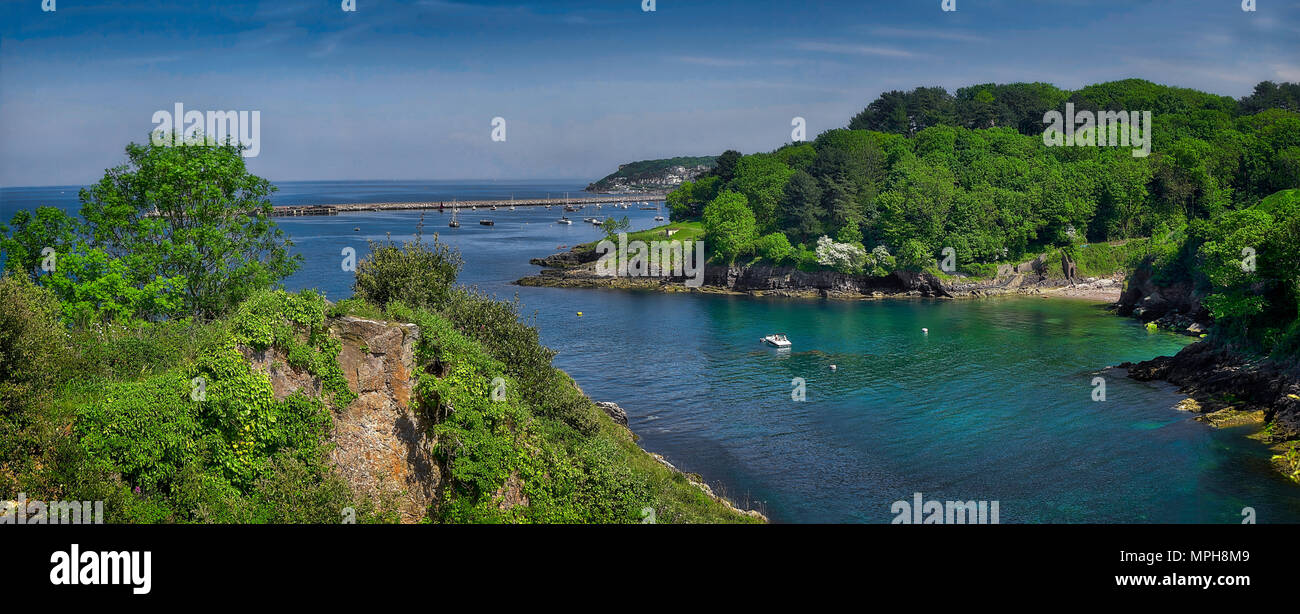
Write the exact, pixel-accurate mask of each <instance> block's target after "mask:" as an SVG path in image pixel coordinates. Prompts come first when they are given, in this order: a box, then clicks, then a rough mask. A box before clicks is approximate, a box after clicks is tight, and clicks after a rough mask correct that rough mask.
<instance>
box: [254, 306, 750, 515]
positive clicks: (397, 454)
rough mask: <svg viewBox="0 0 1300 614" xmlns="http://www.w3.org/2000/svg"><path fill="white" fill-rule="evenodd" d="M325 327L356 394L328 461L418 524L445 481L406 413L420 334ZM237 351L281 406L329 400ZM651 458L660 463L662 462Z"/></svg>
mask: <svg viewBox="0 0 1300 614" xmlns="http://www.w3.org/2000/svg"><path fill="white" fill-rule="evenodd" d="M326 323H327V325H328V327H329V331H330V335H331V336H333V337H334V338H336V339H338V340H339V342H340V343H341V345H342V349H341V350H340V352H339V356H338V363H339V367H340V368H341V369H342V370H343V374H344V376H345V377H346V378H347V384H348V389H349V390H351V391H352V392H353V393H355V394H356V395H357V396H356V398H355V399H353V400H352V402H351V403H349V404H348V405H347V406H346V407H344V408H343V409H342V410H339V411H335V412H334V429H333V432H332V433H331V436H330V439H331V441H332V443H333V444H334V445H335V447H334V449H333V451H332V452H331V454H330V461H331V463H332V464H333V466H334V468H335V470H336V471H337V472H338V473H339V475H341V476H343V478H344V479H345V480H346V481H347V482H348V484H349V486H350V487H351V488H352V491H353V492H355V493H358V494H361V495H364V496H366V497H368V498H369V499H370V500H371V501H372V502H373V503H374V504H375V505H376V507H378V508H385V509H387V508H396V510H397V511H398V513H399V514H400V517H401V520H402V522H404V523H415V522H419V521H421V520H422V519H423V518H424V517H425V516H426V514H427V512H428V510H429V506H430V505H431V504H432V503H433V502H434V501H435V500H436V498H437V496H438V494H439V492H438V491H439V487H440V486H441V484H442V481H443V480H442V472H441V469H440V466H439V464H438V462H437V460H436V459H435V457H434V455H433V447H434V439H433V437H432V436H430V435H429V434H428V433H429V425H428V424H427V423H426V419H425V418H424V417H423V416H421V415H419V414H418V413H415V412H412V411H411V410H410V406H411V400H412V396H413V395H414V393H415V384H416V382H415V380H414V376H413V374H414V369H415V345H416V342H417V341H418V340H419V336H420V332H419V328H418V327H417V326H416V325H414V324H400V323H392V322H380V321H376V320H367V319H364V318H357V317H352V316H344V317H341V318H332V319H329V320H327V322H326ZM241 351H242V352H243V354H244V356H245V358H247V359H248V360H249V362H250V363H251V364H252V365H253V367H254V368H255V369H258V370H260V371H263V372H265V373H266V374H267V375H268V377H269V378H270V380H271V386H272V389H273V392H274V395H275V398H277V399H283V398H284V397H287V396H289V395H291V394H294V393H295V392H298V391H302V392H303V393H305V394H307V395H310V396H315V397H321V396H322V395H324V394H327V393H325V392H324V390H323V388H324V386H323V383H322V382H321V380H320V379H319V378H317V377H316V376H313V375H312V374H310V373H307V372H306V371H303V370H301V369H297V368H294V367H293V366H290V365H289V362H288V360H287V357H286V356H284V355H283V354H282V353H281V352H280V351H279V350H277V349H275V348H274V347H272V348H270V349H268V350H265V351H260V352H259V351H255V350H252V349H251V348H241ZM596 406H597V407H599V408H600V409H601V410H603V411H604V412H605V413H606V415H608V416H609V417H610V418H611V419H613V420H614V422H615V423H617V424H619V425H621V426H623V427H624V428H626V427H627V423H628V420H627V412H626V411H624V410H623V409H622V408H621V407H619V406H618V405H617V404H615V403H608V402H598V403H596ZM652 456H655V457H656V458H658V459H659V460H661V462H662V457H658V455H652ZM665 464H666V462H665ZM667 466H668V467H670V468H673V467H672V466H671V465H667ZM673 469H674V470H675V469H676V468H673ZM687 477H688V479H690V480H691V483H692V484H694V485H696V487H698V488H700V489H701V490H703V491H704V492H705V493H706V494H707V495H708V496H710V497H711V498H714V499H716V500H717V501H719V502H722V503H724V504H726V506H727V507H729V508H731V509H732V510H733V511H735V512H736V513H739V514H744V515H747V516H751V517H754V518H757V519H760V520H766V518H764V517H763V515H762V514H759V513H758V512H753V511H747V510H740V509H737V508H735V507H734V506H733V505H732V504H731V503H730V502H729V501H727V500H725V499H723V498H721V497H717V496H716V495H714V494H713V491H712V489H710V488H709V487H708V485H707V484H704V483H703V481H701V480H699V479H698V478H695V477H692V476H691V475H690V474H687ZM522 484H523V483H522V481H521V479H520V478H519V476H517V475H512V476H510V479H508V480H507V481H506V483H505V484H504V485H503V486H502V487H501V489H500V491H498V493H497V495H498V498H499V499H500V500H501V502H502V503H501V505H502V506H503V507H505V508H508V507H511V506H514V505H528V499H527V498H526V497H524V496H523V495H522Z"/></svg>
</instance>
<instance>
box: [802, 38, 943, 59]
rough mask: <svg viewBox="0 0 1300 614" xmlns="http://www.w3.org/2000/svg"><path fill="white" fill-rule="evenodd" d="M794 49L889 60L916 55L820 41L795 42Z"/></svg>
mask: <svg viewBox="0 0 1300 614" xmlns="http://www.w3.org/2000/svg"><path fill="white" fill-rule="evenodd" d="M794 47H795V49H799V50H801V51H818V52H822V53H839V54H843V55H872V56H880V57H890V58H916V57H921V56H920V55H918V54H915V53H912V52H911V51H906V50H904V49H895V48H893V47H878V46H873V45H855V44H850V43H824V42H820V41H796V42H795V44H794Z"/></svg>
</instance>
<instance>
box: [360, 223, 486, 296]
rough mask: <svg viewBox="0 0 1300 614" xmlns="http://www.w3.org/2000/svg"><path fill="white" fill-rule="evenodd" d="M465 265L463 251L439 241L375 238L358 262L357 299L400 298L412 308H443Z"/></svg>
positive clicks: (435, 239) (436, 238)
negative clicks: (384, 239) (398, 240)
mask: <svg viewBox="0 0 1300 614" xmlns="http://www.w3.org/2000/svg"><path fill="white" fill-rule="evenodd" d="M463 265H464V260H463V259H462V258H461V255H460V252H458V251H456V250H454V249H452V248H451V247H449V246H447V245H446V244H445V243H442V242H440V241H439V240H438V235H437V234H434V235H433V241H432V242H426V241H424V240H423V237H419V236H417V237H416V238H415V240H414V241H407V242H406V243H403V244H398V243H395V242H392V241H371V242H370V253H369V254H368V255H366V257H365V258H362V259H361V261H360V262H358V263H357V272H356V279H355V281H353V283H352V290H353V292H355V293H356V296H357V298H360V299H364V300H366V301H369V302H370V303H372V304H375V305H379V306H381V307H382V306H387V305H388V304H390V303H392V302H395V301H400V302H401V303H403V304H405V305H406V306H408V307H413V308H421V307H424V308H429V309H439V308H441V307H442V306H443V305H445V304H447V302H448V301H449V300H451V294H452V290H451V287H452V284H454V283H455V282H456V276H457V275H459V274H460V269H461V267H462V266H463Z"/></svg>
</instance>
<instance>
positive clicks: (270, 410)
mask: <svg viewBox="0 0 1300 614" xmlns="http://www.w3.org/2000/svg"><path fill="white" fill-rule="evenodd" d="M182 150H183V151H182ZM128 156H129V157H130V158H131V160H132V163H131V165H130V167H129V168H128V167H124V168H119V169H113V170H110V171H108V173H107V175H106V177H105V180H104V181H103V182H101V183H100V184H99V185H98V186H96V187H95V188H92V189H90V190H86V191H83V193H82V202H83V208H82V212H83V218H82V219H76V218H73V217H71V216H67V215H64V214H63V213H62V212H60V211H58V210H56V209H52V208H48V207H47V208H41V209H39V210H37V211H36V212H34V214H33V213H29V212H20V213H19V214H18V215H17V216H15V218H14V220H13V223H12V225H11V228H6V229H5V234H4V235H0V247H3V249H4V250H5V251H4V256H5V265H6V271H5V272H4V274H3V275H0V498H4V499H12V498H15V497H16V496H17V493H25V494H26V495H27V497H28V498H29V499H32V500H47V501H50V500H68V501H79V500H84V501H104V506H103V509H104V512H105V521H107V522H130V523H154V522H169V523H190V522H222V523H225V522H238V523H246V522H259V523H265V522H274V523H284V522H307V523H338V522H341V521H343V520H344V519H345V518H352V517H354V518H355V521H356V522H394V521H396V520H397V519H398V518H399V516H398V514H397V512H396V507H395V505H394V504H393V503H394V502H392V501H387V500H373V499H371V498H369V497H366V496H360V495H358V494H357V493H354V492H353V491H352V487H351V486H350V485H349V484H348V482H347V481H345V480H344V479H343V478H342V477H340V475H339V473H338V472H336V471H335V469H334V468H333V467H332V465H331V461H330V460H329V456H330V451H331V449H332V445H333V444H332V443H331V441H330V438H329V434H330V432H331V429H332V427H333V421H334V416H335V415H336V412H339V411H342V410H343V409H344V408H345V407H347V406H348V405H349V404H350V403H351V402H352V401H353V400H354V399H355V397H356V394H355V392H354V391H353V390H352V389H351V388H350V387H349V384H348V381H347V378H346V377H345V375H344V373H343V372H342V369H341V367H340V365H339V355H340V352H341V351H342V349H343V345H342V342H341V341H340V339H339V338H338V337H337V336H335V335H334V334H332V333H331V331H330V326H329V322H330V320H329V318H331V317H337V316H342V315H358V316H363V317H367V318H376V319H383V320H389V321H401V322H414V323H416V324H417V325H418V326H419V329H420V333H421V335H420V341H419V344H418V347H417V349H416V361H417V364H416V365H415V375H416V376H417V377H418V380H417V382H418V383H417V387H416V394H415V395H414V398H413V399H412V401H411V406H410V409H411V410H412V411H414V412H417V413H419V414H421V415H423V417H424V418H425V421H424V423H425V424H427V425H428V426H427V428H428V429H429V432H428V434H429V435H430V436H432V440H433V441H434V442H435V453H436V459H437V462H438V463H439V464H440V467H439V469H440V471H439V474H440V475H441V476H442V477H443V480H444V482H443V483H442V484H441V487H440V489H439V496H438V498H437V500H436V501H435V502H434V504H433V505H432V506H431V508H430V509H429V510H428V515H427V519H428V520H430V521H435V522H605V523H621V522H628V523H635V522H641V521H642V520H643V519H644V518H645V517H646V516H647V515H648V512H645V511H644V510H646V509H647V508H650V509H653V510H654V511H653V514H654V518H655V521H657V522H735V521H747V520H750V519H749V517H747V516H741V515H739V514H736V513H735V512H734V511H732V510H730V509H729V508H727V507H726V506H725V505H724V504H722V503H720V502H718V501H716V500H714V499H711V498H709V497H708V496H706V495H705V494H704V492H703V491H701V490H700V489H699V488H697V487H696V486H694V485H692V484H691V483H690V482H689V481H688V480H687V479H686V477H685V476H684V475H682V474H680V473H678V472H676V471H672V470H670V469H668V468H667V467H665V466H663V465H661V464H660V463H658V462H657V461H656V460H654V459H653V458H651V457H650V456H649V455H648V454H646V453H645V452H644V451H642V450H641V449H640V448H639V447H637V445H636V443H635V441H634V436H633V435H632V434H631V432H630V431H628V430H627V429H626V428H623V427H621V426H618V425H616V424H615V423H614V422H613V421H612V420H611V419H610V418H609V417H608V416H606V415H605V414H604V412H603V411H602V410H600V409H599V408H598V407H596V406H595V405H594V403H593V402H592V401H591V400H590V399H588V398H587V397H586V396H585V395H583V394H582V392H581V390H579V389H578V387H577V386H576V384H575V383H574V382H573V381H572V380H571V379H570V378H569V377H568V376H567V375H566V374H564V373H563V372H562V371H559V370H558V369H555V368H554V367H552V366H551V360H552V358H553V356H554V353H553V352H552V351H551V350H549V349H547V348H546V347H544V346H542V345H541V343H540V342H539V339H538V334H537V330H536V329H535V328H533V327H532V326H529V325H528V324H527V323H526V322H523V321H521V319H520V314H519V306H518V303H517V302H502V301H498V300H495V299H493V298H491V297H488V296H485V295H483V294H482V293H480V292H478V291H477V290H475V289H473V288H460V287H456V286H454V284H455V281H456V276H457V274H458V272H459V271H460V268H461V265H462V260H461V257H460V255H459V254H458V253H457V252H455V251H454V250H452V249H450V248H448V247H447V246H446V245H443V244H441V243H440V242H439V241H438V239H437V236H436V235H435V236H434V237H433V240H432V241H431V242H425V241H424V239H423V237H422V236H420V234H419V233H418V232H417V236H416V239H415V240H414V241H410V242H407V243H405V244H395V243H392V242H387V241H385V242H375V243H372V244H371V246H370V247H371V251H370V253H369V254H368V255H367V256H366V257H365V258H363V259H362V260H361V261H360V262H359V263H358V264H357V274H356V279H355V282H354V288H353V289H354V297H353V298H351V299H348V300H344V301H340V302H339V303H336V304H332V305H331V304H328V303H327V302H326V301H325V299H324V298H323V297H321V296H320V295H319V294H317V293H315V292H312V291H304V292H299V293H296V294H290V293H286V292H284V291H283V290H280V289H276V288H274V287H273V286H274V284H275V281H276V280H278V279H279V278H280V277H282V276H283V275H284V274H287V272H288V271H290V270H292V267H293V265H294V261H293V260H292V259H290V258H288V257H287V256H286V255H285V251H284V248H285V246H287V245H288V242H287V241H284V240H282V239H281V238H280V236H281V235H280V233H279V231H278V230H276V229H275V228H274V225H273V224H272V223H271V222H270V221H269V220H268V219H266V214H267V211H266V210H265V208H264V205H265V202H264V200H263V197H264V196H265V194H266V193H269V190H270V187H269V185H268V184H265V182H263V181H262V180H259V179H257V178H255V177H252V176H251V175H248V174H247V173H246V171H244V170H243V167H242V158H240V157H239V155H238V150H237V149H235V148H232V147H222V146H215V145H206V146H193V147H183V148H176V151H168V150H166V149H165V148H160V149H151V148H149V147H140V146H135V145H132V146H131V147H129V148H128ZM240 186H242V187H240ZM155 206H156V207H157V208H158V211H159V214H158V215H151V214H150V213H151V212H152V210H153V208H154V207H155ZM696 231H697V232H699V230H698V225H696ZM182 240H184V241H188V242H189V243H188V244H187V245H188V247H183V246H182V245H181V241H182ZM145 243H149V244H151V245H149V246H146V245H144V244H145ZM51 245H53V246H57V247H56V252H55V254H56V258H57V264H56V265H55V266H52V267H51V266H44V265H45V263H44V262H43V260H44V259H45V258H46V257H48V252H46V253H45V254H42V251H43V250H44V249H45V248H46V247H48V246H51ZM136 250H143V254H142V253H140V252H139V251H136ZM194 258H202V259H203V260H194ZM208 258H210V260H207V259H208ZM237 261H238V262H237ZM197 262H207V263H208V264H207V266H206V267H198V268H194V267H193V266H192V265H194V264H196V263H197ZM137 266H138V267H140V269H139V270H137V269H136V268H134V267H137ZM217 272H220V273H222V274H223V275H226V276H227V277H223V278H221V279H216V278H215V277H214V275H215V274H216V273H217ZM195 285H197V289H196V288H195ZM261 352H271V354H270V355H271V356H273V357H274V359H275V360H276V361H277V362H279V361H280V360H283V361H284V363H285V364H286V365H287V367H289V368H292V369H294V370H296V371H297V372H298V373H304V374H307V375H309V376H311V377H312V378H314V379H315V380H316V381H317V382H319V383H320V389H321V391H322V392H321V394H319V395H315V394H307V393H306V392H304V391H303V390H304V389H300V390H299V391H297V392H294V393H292V394H289V395H288V396H282V397H281V398H276V394H275V392H274V389H273V386H272V380H271V378H270V376H269V375H268V373H267V372H266V371H264V370H262V369H260V368H257V367H254V366H253V363H252V361H251V359H250V356H252V355H254V354H258V353H261ZM497 378H500V380H498V379H497ZM496 382H504V386H503V390H504V391H505V394H504V396H503V397H501V398H497V397H495V396H494V395H493V394H492V393H493V392H494V390H493V389H494V388H496ZM511 488H514V489H517V491H518V494H519V495H520V496H521V497H522V499H523V500H526V503H524V504H522V505H514V506H513V507H511V506H505V505H502V500H503V496H505V495H504V494H503V493H505V492H506V491H507V490H509V489H511ZM348 508H351V512H352V513H348V512H346V511H345V510H348Z"/></svg>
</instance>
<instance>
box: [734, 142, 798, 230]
mask: <svg viewBox="0 0 1300 614" xmlns="http://www.w3.org/2000/svg"><path fill="white" fill-rule="evenodd" d="M793 174H794V171H793V170H792V169H791V168H790V167H788V166H786V165H785V163H784V162H782V161H781V160H779V159H777V157H776V156H772V155H765V154H759V155H752V156H745V157H743V158H741V159H740V161H739V162H738V163H737V164H736V174H735V178H733V179H732V180H731V186H730V189H732V190H734V191H736V192H740V193H741V194H744V195H745V199H746V200H747V201H748V202H749V208H750V209H753V210H754V219H755V221H756V223H757V224H758V229H759V231H760V232H771V231H773V230H775V229H776V227H777V219H778V218H777V208H778V206H779V203H780V200H781V195H782V194H783V193H784V191H785V184H786V182H787V181H789V179H790V176H791V175H793Z"/></svg>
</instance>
